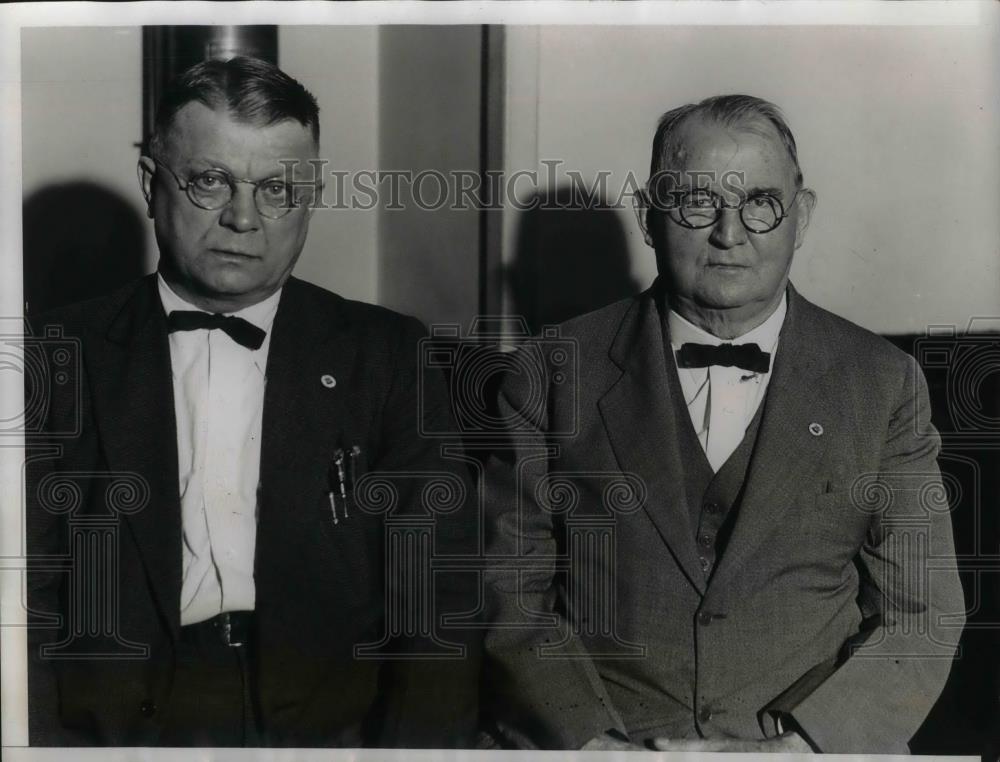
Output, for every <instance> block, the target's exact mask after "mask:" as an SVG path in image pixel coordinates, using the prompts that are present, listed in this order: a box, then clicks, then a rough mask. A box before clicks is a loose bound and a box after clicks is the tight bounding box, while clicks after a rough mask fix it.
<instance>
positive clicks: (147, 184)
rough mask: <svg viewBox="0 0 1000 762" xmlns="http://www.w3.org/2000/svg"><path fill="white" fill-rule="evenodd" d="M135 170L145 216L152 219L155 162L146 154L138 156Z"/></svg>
mask: <svg viewBox="0 0 1000 762" xmlns="http://www.w3.org/2000/svg"><path fill="white" fill-rule="evenodd" d="M135 171H136V174H137V175H138V176H139V187H140V188H141V189H142V196H143V198H145V199H146V216H147V217H149V218H150V219H153V176H154V175H155V174H156V162H154V161H153V160H152V159H151V158H150V157H148V156H140V157H139V163H138V164H137V165H136V167H135Z"/></svg>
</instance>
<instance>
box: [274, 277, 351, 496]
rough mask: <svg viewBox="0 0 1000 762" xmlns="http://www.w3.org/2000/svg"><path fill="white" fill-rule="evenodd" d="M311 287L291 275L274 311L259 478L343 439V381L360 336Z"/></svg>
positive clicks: (349, 373) (344, 406)
mask: <svg viewBox="0 0 1000 762" xmlns="http://www.w3.org/2000/svg"><path fill="white" fill-rule="evenodd" d="M308 296H309V295H308V291H307V288H305V287H304V284H303V283H302V282H301V281H299V280H297V279H295V278H289V279H288V281H287V282H286V283H285V286H284V288H283V289H282V292H281V301H280V302H279V304H278V311H277V314H276V315H275V317H274V326H273V328H272V331H273V333H272V336H271V347H270V350H269V351H268V358H267V374H266V375H267V385H266V387H265V391H264V415H263V423H262V431H261V466H260V476H261V482H262V483H263V484H267V483H268V482H269V481H270V480H271V479H272V478H273V477H274V476H275V475H276V472H278V471H280V470H282V469H285V468H287V467H289V466H291V465H292V464H293V463H295V462H296V460H297V459H299V458H301V457H302V456H303V454H308V453H315V452H318V451H319V449H320V448H321V447H322V446H324V445H327V444H328V443H330V442H339V441H340V438H341V431H342V429H343V427H344V422H345V420H346V412H347V410H346V403H345V397H346V388H345V382H346V381H347V379H348V378H349V377H350V375H351V369H352V366H353V365H354V356H355V354H356V352H357V341H356V339H355V337H354V336H353V335H352V334H351V333H350V332H349V331H348V330H347V329H348V324H347V321H346V319H345V318H344V316H343V315H342V314H340V315H337V316H336V317H335V318H334V319H332V320H326V319H324V318H325V316H327V315H328V314H329V313H328V311H323V312H319V314H317V311H318V310H320V305H316V304H314V303H312V301H311V300H310V299H309V298H308Z"/></svg>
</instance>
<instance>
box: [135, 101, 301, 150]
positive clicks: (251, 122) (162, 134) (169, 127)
mask: <svg viewBox="0 0 1000 762" xmlns="http://www.w3.org/2000/svg"><path fill="white" fill-rule="evenodd" d="M214 100H215V101H216V102H215V103H208V102H206V101H205V100H204V99H201V98H192V99H191V100H190V101H188V102H187V103H185V104H183V105H182V106H180V107H179V108H177V109H176V110H175V111H174V112H173V113H172V114H171V117H170V121H169V122H167V123H166V124H165V125H161V126H160V129H159V130H157V131H155V132H154V133H153V134H152V135H151V136H150V141H149V152H150V154H151V155H152V156H154V157H157V156H160V155H161V154H162V152H163V151H164V149H165V147H166V145H167V139H168V138H169V136H171V135H172V134H173V133H174V132H175V131H176V130H177V122H178V119H179V117H180V116H181V114H183V113H184V112H185V111H188V109H189V107H191V106H192V105H194V104H198V105H200V106H202V107H204V108H206V109H208V110H209V111H213V112H215V113H217V114H224V115H225V116H227V117H228V118H229V120H230V121H232V122H233V123H235V124H239V125H243V126H246V127H257V128H264V127H274V126H276V125H279V124H284V123H285V122H292V123H293V124H297V125H298V126H300V127H301V128H302V129H304V130H306V131H307V132H308V133H309V137H310V138H311V140H312V145H313V148H315V149H316V151H317V153H318V152H319V139H318V138H317V136H316V132H315V130H313V129H312V126H311V125H308V124H306V123H304V122H303V121H301V120H300V119H298V118H296V117H294V116H283V117H277V118H271V119H268V118H265V117H263V116H259V115H247V114H241V113H240V112H239V111H238V110H236V109H234V108H232V107H231V106H230V105H229V104H228V103H227V102H226V101H225V99H223V98H218V99H214Z"/></svg>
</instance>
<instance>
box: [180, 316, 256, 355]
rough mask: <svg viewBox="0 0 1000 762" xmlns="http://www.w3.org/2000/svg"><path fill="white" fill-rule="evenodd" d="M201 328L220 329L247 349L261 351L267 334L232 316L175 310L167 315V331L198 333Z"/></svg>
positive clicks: (246, 321) (248, 322)
mask: <svg viewBox="0 0 1000 762" xmlns="http://www.w3.org/2000/svg"><path fill="white" fill-rule="evenodd" d="M199 328H207V329H208V330H210V331H211V330H212V329H213V328H218V329H219V330H222V331H225V332H226V333H227V334H229V338H231V339H232V340H233V341H235V342H236V343H237V344H241V345H242V346H244V347H246V348H247V349H260V346H261V344H263V343H264V337H265V336H267V332H266V331H264V330H262V329H260V328H258V327H257V326H255V325H254V324H253V323H251V322H250V321H248V320H244V319H243V318H240V317H234V316H232V315H228V316H227V315H217V314H213V313H211V312H195V311H193V310H175V311H173V312H171V313H170V314H169V315H167V330H168V331H170V333H173V332H174V331H197V330H198V329H199Z"/></svg>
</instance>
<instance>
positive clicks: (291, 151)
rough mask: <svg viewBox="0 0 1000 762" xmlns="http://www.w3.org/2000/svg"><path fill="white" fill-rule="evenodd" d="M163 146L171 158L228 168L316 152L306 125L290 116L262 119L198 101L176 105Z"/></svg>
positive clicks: (278, 163)
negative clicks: (273, 120)
mask: <svg viewBox="0 0 1000 762" xmlns="http://www.w3.org/2000/svg"><path fill="white" fill-rule="evenodd" d="M163 150H164V153H166V154H167V156H168V157H169V158H170V159H172V160H174V161H180V162H195V163H213V162H215V163H218V164H219V165H221V166H223V167H224V168H226V169H228V170H229V171H231V172H234V173H239V172H249V171H250V169H251V168H257V169H261V168H263V166H264V165H266V166H267V167H268V168H273V167H275V166H281V162H283V161H296V162H299V161H308V160H309V159H312V158H315V157H316V156H317V155H318V146H317V145H316V141H315V140H314V139H313V136H312V131H311V130H310V128H309V127H307V126H306V125H304V124H302V123H301V122H299V121H298V120H296V119H292V118H288V119H284V120H282V121H279V122H275V123H273V124H267V123H266V122H263V121H262V120H254V119H252V118H245V117H242V116H240V115H238V114H236V113H234V112H232V111H230V110H229V109H226V108H224V107H219V108H212V107H209V106H206V105H205V104H204V103H201V102H200V101H192V102H191V103H188V104H185V105H184V106H183V107H182V108H181V109H179V110H178V112H177V114H176V115H175V116H174V118H173V120H172V121H171V123H170V127H169V129H168V130H167V132H166V135H165V136H164V140H163ZM247 176H249V175H247Z"/></svg>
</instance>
